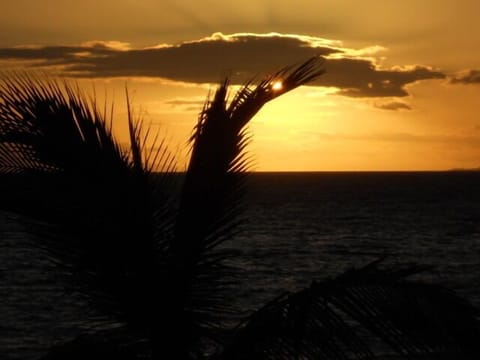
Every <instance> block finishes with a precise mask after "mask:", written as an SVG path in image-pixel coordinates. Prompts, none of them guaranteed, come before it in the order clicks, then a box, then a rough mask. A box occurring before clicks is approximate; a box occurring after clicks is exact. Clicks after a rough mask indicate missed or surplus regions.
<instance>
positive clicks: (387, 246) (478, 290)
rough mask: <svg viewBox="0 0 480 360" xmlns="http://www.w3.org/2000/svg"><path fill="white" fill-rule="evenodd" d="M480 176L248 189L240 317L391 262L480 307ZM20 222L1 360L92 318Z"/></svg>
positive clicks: (301, 180) (264, 179) (5, 254)
mask: <svg viewBox="0 0 480 360" xmlns="http://www.w3.org/2000/svg"><path fill="white" fill-rule="evenodd" d="M479 184H480V172H438V173H435V172H426V173H263V174H261V173H260V174H259V173H257V174H253V175H252V176H251V177H250V179H249V183H248V196H247V199H246V205H247V206H246V215H247V218H248V219H249V220H248V222H247V223H246V224H245V225H244V226H243V229H242V232H241V233H240V234H239V235H238V236H236V237H235V238H234V239H232V241H231V242H230V243H229V244H226V245H225V246H227V247H230V248H233V249H234V250H235V251H236V252H237V253H238V254H239V256H238V257H237V258H236V259H233V260H232V262H231V264H232V265H233V266H235V267H236V268H237V269H238V270H239V272H240V276H239V277H238V278H237V279H236V280H235V284H234V285H235V286H234V289H233V290H232V300H231V301H232V303H233V304H234V305H235V306H236V307H237V309H238V311H239V313H241V314H248V312H249V311H251V310H254V309H256V308H258V307H260V306H261V305H262V304H263V303H265V302H266V301H268V300H269V299H272V298H273V297H275V296H276V295H279V294H280V293H282V292H283V291H295V290H297V289H300V288H302V287H304V286H308V285H309V283H310V282H311V281H312V280H314V279H316V280H318V279H324V278H326V277H333V276H335V274H339V273H340V272H341V271H343V270H346V269H348V268H349V267H354V266H356V267H358V266H362V265H365V264H367V263H368V262H370V261H373V260H376V259H378V258H380V257H383V256H387V259H386V260H385V261H386V262H387V263H388V262H389V263H413V262H415V263H421V264H429V265H434V266H435V270H434V271H432V272H431V273H428V274H425V275H423V278H424V279H425V280H427V281H433V282H436V283H440V284H443V285H446V286H449V287H451V288H453V289H454V290H456V291H457V292H458V293H460V294H461V295H462V296H464V297H466V298H467V299H469V300H470V301H472V302H473V303H474V304H475V305H476V306H479V307H480V187H479ZM17 220H18V219H17V218H16V217H15V215H13V214H8V213H0V280H1V283H0V299H1V301H0V319H1V321H0V334H1V335H0V354H1V355H0V358H1V359H23V358H27V359H28V358H35V357H38V356H40V355H42V354H43V352H44V351H45V349H47V348H48V347H49V346H51V345H52V344H54V343H56V342H58V343H62V342H64V341H65V340H67V339H70V338H73V337H74V336H75V335H77V334H79V333H80V332H81V331H82V326H84V325H81V324H80V320H82V319H85V317H86V316H87V317H90V318H91V319H92V321H94V316H95V314H94V313H91V312H90V313H89V312H88V311H87V308H86V305H85V304H84V303H83V302H82V301H81V299H79V298H78V297H76V296H75V295H73V294H66V293H65V292H64V291H63V290H62V281H63V280H62V277H61V276H60V274H58V273H57V271H58V270H56V269H55V267H54V265H53V264H52V262H51V261H49V259H48V256H47V254H46V253H45V252H44V251H42V250H40V249H39V248H38V247H36V246H35V243H34V241H33V239H32V238H31V237H30V236H29V235H27V234H26V233H25V231H24V230H23V229H22V226H21V224H20V223H19V222H18V221H17Z"/></svg>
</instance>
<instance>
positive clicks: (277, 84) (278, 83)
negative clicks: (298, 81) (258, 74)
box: [272, 81, 283, 91]
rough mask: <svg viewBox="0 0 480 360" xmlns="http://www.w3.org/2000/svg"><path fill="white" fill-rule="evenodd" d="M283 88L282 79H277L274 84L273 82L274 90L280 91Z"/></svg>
mask: <svg viewBox="0 0 480 360" xmlns="http://www.w3.org/2000/svg"><path fill="white" fill-rule="evenodd" d="M282 89H283V84H282V82H281V81H275V82H274V83H273V84H272V90H275V91H280V90H282Z"/></svg>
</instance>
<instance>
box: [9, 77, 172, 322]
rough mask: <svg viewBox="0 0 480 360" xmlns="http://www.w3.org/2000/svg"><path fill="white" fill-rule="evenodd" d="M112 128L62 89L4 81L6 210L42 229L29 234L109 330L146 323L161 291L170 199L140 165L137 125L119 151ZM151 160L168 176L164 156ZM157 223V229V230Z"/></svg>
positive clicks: (30, 80) (44, 82) (27, 80)
mask: <svg viewBox="0 0 480 360" xmlns="http://www.w3.org/2000/svg"><path fill="white" fill-rule="evenodd" d="M109 122H111V120H110V121H108V119H107V114H106V111H104V112H103V113H102V112H101V111H99V109H98V108H97V106H96V104H95V103H94V102H93V101H88V100H87V99H86V97H85V96H84V95H82V94H81V92H80V91H79V89H78V88H74V87H72V86H70V85H69V84H67V83H59V82H56V81H53V80H49V79H41V78H39V77H35V76H32V75H26V74H11V75H10V76H9V77H8V78H7V79H6V80H3V81H2V82H1V84H0V154H1V157H0V176H1V182H0V183H1V184H2V185H1V188H0V191H1V195H2V199H3V200H4V201H3V202H2V207H3V208H4V209H5V208H6V209H10V210H13V211H16V212H18V213H20V214H23V215H27V216H29V217H30V218H32V219H35V220H41V221H43V222H44V223H45V224H48V225H46V226H47V228H46V229H44V230H43V231H41V229H39V228H36V229H35V232H36V233H37V235H39V231H40V232H41V233H42V234H43V235H44V236H43V237H42V239H41V241H42V242H41V246H43V247H45V248H47V249H48V250H49V251H50V253H51V254H52V255H53V256H54V258H55V261H57V262H58V263H59V264H61V265H62V267H63V269H64V270H67V271H68V272H69V273H70V275H71V276H72V278H73V279H74V281H75V283H74V284H72V286H73V287H74V290H79V289H81V291H82V292H83V293H84V295H86V296H88V297H89V298H90V299H91V300H92V303H93V304H94V305H95V306H96V307H97V308H101V309H102V310H104V311H105V312H106V313H107V314H109V315H110V316H112V315H113V320H112V321H114V322H116V321H126V322H128V323H129V324H131V325H135V326H136V324H137V323H142V322H150V319H149V313H148V311H149V310H151V309H150V308H151V306H153V303H154V302H152V303H150V302H151V298H152V297H155V296H156V291H157V290H156V288H154V287H152V286H151V283H152V282H153V281H157V280H158V277H159V273H162V270H161V266H162V263H161V262H159V259H160V258H162V254H161V253H159V250H158V249H161V248H162V247H164V246H162V244H161V243H160V242H162V241H164V239H162V238H161V237H160V236H159V235H158V234H162V233H163V228H166V227H167V226H170V227H171V225H170V224H168V221H166V220H167V219H166V218H165V216H164V215H165V210H164V209H165V207H166V206H167V205H168V204H166V200H165V199H167V198H168V196H167V195H165V196H164V197H161V196H158V192H159V191H160V190H161V189H159V187H160V186H159V181H156V180H155V181H154V180H152V176H151V169H152V168H153V166H154V164H153V163H152V162H150V163H149V164H147V162H144V160H142V159H139V158H138V156H139V154H140V153H141V154H140V155H141V156H144V153H145V149H144V148H143V143H144V138H145V136H147V135H142V133H141V132H140V130H139V128H140V127H139V124H138V123H135V121H134V120H133V119H132V118H130V119H129V126H130V129H131V144H130V149H127V150H126V151H125V150H122V149H121V148H120V146H119V144H118V143H117V142H116V141H115V139H114V137H113V135H112V132H111V128H110V127H109V126H108V125H107V124H108V123H109ZM156 148H157V150H155V151H158V152H160V153H162V151H163V150H162V149H161V146H157V147H156ZM156 158H157V159H159V160H157V161H163V162H165V163H166V164H167V168H168V166H169V165H168V164H170V162H169V157H168V155H164V156H163V157H162V156H159V157H158V156H157V157H156ZM153 194H155V195H156V196H155V197H154V196H153ZM159 214H162V221H163V222H159V221H156V220H157V219H158V218H159ZM159 227H160V229H159ZM163 272H164V271H163Z"/></svg>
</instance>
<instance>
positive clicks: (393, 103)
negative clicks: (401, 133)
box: [375, 101, 412, 111]
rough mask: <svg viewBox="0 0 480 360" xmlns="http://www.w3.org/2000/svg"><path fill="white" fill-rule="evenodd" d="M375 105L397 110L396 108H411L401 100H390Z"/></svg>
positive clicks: (383, 108)
mask: <svg viewBox="0 0 480 360" xmlns="http://www.w3.org/2000/svg"><path fill="white" fill-rule="evenodd" d="M375 107H376V108H377V109H381V110H390V111H397V110H412V107H411V106H410V105H408V104H406V103H404V102H401V101H391V102H387V103H376V104H375Z"/></svg>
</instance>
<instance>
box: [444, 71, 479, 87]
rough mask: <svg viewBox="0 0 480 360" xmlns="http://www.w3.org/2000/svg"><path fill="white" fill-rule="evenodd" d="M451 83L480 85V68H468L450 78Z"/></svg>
mask: <svg viewBox="0 0 480 360" xmlns="http://www.w3.org/2000/svg"><path fill="white" fill-rule="evenodd" d="M450 83H451V84H479V85H480V70H467V71H464V72H462V73H459V74H457V75H454V76H452V77H451V79H450Z"/></svg>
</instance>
